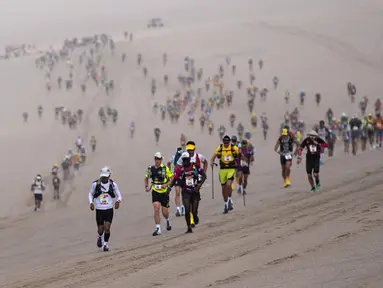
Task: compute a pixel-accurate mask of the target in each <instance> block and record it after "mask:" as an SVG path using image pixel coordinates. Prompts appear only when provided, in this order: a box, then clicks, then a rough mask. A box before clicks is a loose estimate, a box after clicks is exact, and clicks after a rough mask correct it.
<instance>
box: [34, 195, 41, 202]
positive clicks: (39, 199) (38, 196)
mask: <svg viewBox="0 0 383 288" xmlns="http://www.w3.org/2000/svg"><path fill="white" fill-rule="evenodd" d="M35 200H36V201H43V194H35Z"/></svg>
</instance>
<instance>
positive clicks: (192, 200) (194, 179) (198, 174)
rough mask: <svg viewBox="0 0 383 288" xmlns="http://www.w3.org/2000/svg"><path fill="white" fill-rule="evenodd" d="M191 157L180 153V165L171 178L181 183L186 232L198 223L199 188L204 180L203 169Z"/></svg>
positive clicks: (186, 153) (190, 230)
mask: <svg viewBox="0 0 383 288" xmlns="http://www.w3.org/2000/svg"><path fill="white" fill-rule="evenodd" d="M187 146H188V145H186V147H187ZM189 146H190V144H189ZM189 148H190V147H189ZM196 155H197V154H196ZM191 158H192V157H191V156H190V154H189V153H188V152H184V153H182V156H181V161H182V166H178V167H177V168H176V172H175V176H174V180H173V181H179V182H180V183H181V185H182V202H183V204H184V206H185V220H186V225H187V231H186V233H192V232H193V230H192V227H194V225H193V224H194V223H195V224H198V223H199V217H198V204H199V201H200V200H201V196H200V192H199V190H200V189H201V186H202V184H203V183H204V182H205V180H206V173H205V171H204V170H203V169H201V167H200V166H199V165H198V164H197V163H195V162H194V163H193V162H192V161H191ZM191 216H192V217H193V218H194V221H193V222H194V223H192V222H191Z"/></svg>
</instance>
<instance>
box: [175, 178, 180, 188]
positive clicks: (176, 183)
mask: <svg viewBox="0 0 383 288" xmlns="http://www.w3.org/2000/svg"><path fill="white" fill-rule="evenodd" d="M174 186H176V187H180V186H182V182H181V180H180V179H177V180H176V181H175V184H174Z"/></svg>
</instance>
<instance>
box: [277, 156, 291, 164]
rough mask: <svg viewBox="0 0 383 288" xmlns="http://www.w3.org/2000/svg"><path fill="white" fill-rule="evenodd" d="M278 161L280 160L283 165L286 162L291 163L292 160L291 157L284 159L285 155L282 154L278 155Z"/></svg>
mask: <svg viewBox="0 0 383 288" xmlns="http://www.w3.org/2000/svg"><path fill="white" fill-rule="evenodd" d="M280 161H281V165H283V166H285V165H286V163H287V162H290V163H292V162H293V159H291V160H286V157H285V156H284V155H280Z"/></svg>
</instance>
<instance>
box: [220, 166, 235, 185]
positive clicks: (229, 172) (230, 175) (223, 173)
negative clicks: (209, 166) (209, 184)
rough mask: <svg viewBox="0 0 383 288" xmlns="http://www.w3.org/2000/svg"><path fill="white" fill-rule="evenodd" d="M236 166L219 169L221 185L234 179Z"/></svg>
mask: <svg viewBox="0 0 383 288" xmlns="http://www.w3.org/2000/svg"><path fill="white" fill-rule="evenodd" d="M234 175H235V168H229V169H220V170H219V182H220V183H221V185H225V184H226V182H227V181H228V180H234Z"/></svg>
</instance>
